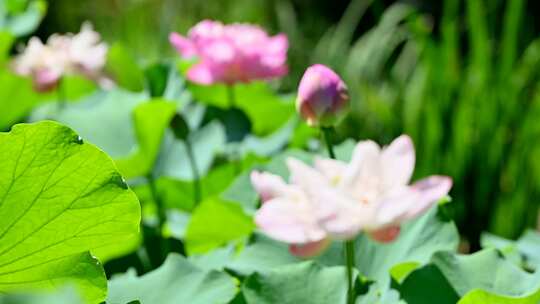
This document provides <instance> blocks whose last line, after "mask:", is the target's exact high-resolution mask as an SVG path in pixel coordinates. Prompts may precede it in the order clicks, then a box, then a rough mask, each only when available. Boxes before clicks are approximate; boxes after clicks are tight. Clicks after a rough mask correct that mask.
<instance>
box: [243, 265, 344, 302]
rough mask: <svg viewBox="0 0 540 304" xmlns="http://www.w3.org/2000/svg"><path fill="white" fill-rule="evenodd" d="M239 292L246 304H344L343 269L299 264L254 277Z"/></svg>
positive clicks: (254, 275) (249, 278)
mask: <svg viewBox="0 0 540 304" xmlns="http://www.w3.org/2000/svg"><path fill="white" fill-rule="evenodd" d="M242 292H243V294H244V297H245V299H246V302H247V303H248V304H252V303H253V304H274V303H280V304H300V303H306V304H307V303H310V304H328V303H335V304H341V303H343V304H344V303H345V301H346V292H347V283H346V276H345V267H342V266H335V267H322V266H320V265H318V264H316V263H314V262H303V263H298V264H293V265H287V266H283V267H279V268H276V269H274V270H272V271H270V272H267V273H262V274H261V273H254V274H253V275H251V276H249V277H248V278H247V279H246V280H245V281H244V284H243V286H242Z"/></svg>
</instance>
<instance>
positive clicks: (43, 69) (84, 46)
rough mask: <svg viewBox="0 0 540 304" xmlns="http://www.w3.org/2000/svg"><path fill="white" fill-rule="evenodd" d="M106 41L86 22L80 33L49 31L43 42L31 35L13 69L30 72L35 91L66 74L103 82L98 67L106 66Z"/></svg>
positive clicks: (50, 87)
mask: <svg viewBox="0 0 540 304" xmlns="http://www.w3.org/2000/svg"><path fill="white" fill-rule="evenodd" d="M106 56H107V45H106V44H104V43H102V42H100V36H99V34H98V33H96V32H95V31H94V30H93V29H92V26H91V25H90V24H88V23H85V24H83V26H82V28H81V31H80V33H78V34H75V35H73V34H66V35H58V34H55V35H52V36H51V37H49V39H48V40H47V44H43V43H42V42H41V41H40V40H39V38H36V37H32V38H31V39H30V41H29V42H28V45H27V47H26V49H25V50H24V52H22V53H21V54H20V55H19V56H18V57H17V58H16V59H15V60H14V62H13V68H14V70H15V72H16V73H17V74H19V75H23V76H31V77H32V78H33V81H34V87H35V89H36V90H37V91H40V92H45V91H50V90H52V89H54V88H56V86H57V85H58V83H59V81H60V79H61V78H62V77H63V76H64V75H66V74H81V75H84V76H86V77H88V78H90V79H92V80H95V81H97V82H100V83H102V82H105V81H104V78H103V77H102V75H101V71H102V69H103V67H104V66H105V61H106Z"/></svg>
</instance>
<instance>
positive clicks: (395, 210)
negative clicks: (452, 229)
mask: <svg viewBox="0 0 540 304" xmlns="http://www.w3.org/2000/svg"><path fill="white" fill-rule="evenodd" d="M414 163H415V152H414V147H413V144H412V141H411V139H410V138H409V137H408V136H405V135H403V136H400V137H398V138H397V139H395V140H394V141H393V142H392V143H391V144H390V145H389V146H388V147H385V148H382V149H381V148H380V147H379V145H377V144H376V143H375V142H372V141H362V142H359V143H358V144H357V146H356V148H355V151H354V154H353V157H352V160H351V162H350V163H348V164H347V163H345V162H342V161H338V160H333V159H324V158H318V159H316V160H315V166H314V168H313V167H310V166H307V165H306V164H304V163H302V162H300V161H298V160H295V159H289V160H288V161H287V165H288V168H289V171H290V174H291V176H290V181H289V183H288V184H287V183H285V181H284V180H283V179H281V178H280V177H279V176H276V175H272V174H269V173H259V172H253V173H252V176H251V180H252V183H253V185H254V188H255V189H256V191H257V192H258V193H259V194H260V195H261V196H262V198H263V202H264V203H263V205H262V207H261V208H260V209H259V210H258V211H257V213H256V215H255V222H256V224H257V225H258V227H259V228H260V229H261V230H262V231H263V232H264V233H265V234H267V235H268V236H270V237H272V238H274V239H276V240H279V241H282V242H286V243H289V244H291V248H290V249H291V252H292V253H293V254H296V255H299V256H310V255H314V254H317V253H319V252H320V251H321V250H323V249H324V248H325V246H326V245H327V244H328V243H329V240H332V239H338V240H349V239H353V238H354V237H355V236H356V235H357V234H358V233H360V232H361V231H365V232H367V233H368V234H369V235H370V236H371V237H372V238H373V239H375V240H377V241H380V242H390V241H393V240H394V239H395V238H396V237H397V236H398V235H399V227H400V225H401V223H403V222H404V221H407V220H409V219H413V218H415V217H417V216H419V215H421V214H423V213H424V212H425V211H427V210H428V209H429V208H430V207H431V206H432V205H433V204H435V203H436V202H437V201H439V200H440V199H441V198H443V197H444V196H446V195H447V194H448V191H450V188H451V187H452V180H451V179H450V178H449V177H446V176H430V177H428V178H425V179H422V180H420V181H418V182H416V183H414V184H412V185H409V181H410V179H411V176H412V173H413V170H414Z"/></svg>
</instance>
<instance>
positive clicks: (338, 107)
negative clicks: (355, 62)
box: [296, 64, 349, 127]
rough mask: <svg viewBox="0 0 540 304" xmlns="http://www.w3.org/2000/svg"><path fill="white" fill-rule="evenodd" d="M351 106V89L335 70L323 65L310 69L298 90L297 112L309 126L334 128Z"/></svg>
mask: <svg viewBox="0 0 540 304" xmlns="http://www.w3.org/2000/svg"><path fill="white" fill-rule="evenodd" d="M348 104H349V93H348V91H347V86H346V85H345V83H344V82H343V80H341V78H340V77H339V76H338V75H337V74H336V73H335V72H334V71H332V70H331V69H329V68H328V67H326V66H324V65H322V64H315V65H312V66H311V67H309V68H308V69H307V70H306V72H305V73H304V76H303V77H302V80H301V81H300V85H299V87H298V97H297V99H296V109H297V111H298V112H299V113H300V115H301V116H302V117H303V118H304V119H305V120H306V121H307V123H308V125H310V126H323V127H329V126H334V125H335V124H336V123H338V122H339V120H341V118H343V114H345V112H346V110H347V107H348Z"/></svg>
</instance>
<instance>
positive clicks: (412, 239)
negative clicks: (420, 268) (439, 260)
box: [356, 208, 459, 282]
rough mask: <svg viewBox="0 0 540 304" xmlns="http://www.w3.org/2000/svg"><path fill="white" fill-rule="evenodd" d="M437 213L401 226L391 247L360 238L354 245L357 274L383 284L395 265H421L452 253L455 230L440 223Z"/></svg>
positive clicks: (435, 209)
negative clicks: (437, 255)
mask: <svg viewBox="0 0 540 304" xmlns="http://www.w3.org/2000/svg"><path fill="white" fill-rule="evenodd" d="M437 210H438V209H437V208H432V209H431V210H430V211H429V212H428V213H427V214H425V215H423V216H422V217H420V218H418V219H416V220H413V221H410V222H408V223H406V224H404V225H402V227H401V233H400V235H399V237H398V238H397V240H395V241H394V242H392V243H389V244H381V243H378V242H375V241H373V240H371V239H370V238H369V237H367V236H366V235H362V236H360V237H359V239H358V241H357V244H356V266H357V268H358V270H359V271H360V272H361V273H362V274H363V275H365V276H367V277H368V278H370V279H374V280H377V281H379V282H385V281H387V280H389V278H390V277H389V272H390V270H391V269H392V267H394V266H395V265H397V264H401V263H404V262H415V263H419V264H424V263H427V262H428V261H429V259H430V258H431V256H432V255H433V253H435V252H437V251H441V250H448V251H456V250H457V248H458V244H459V234H458V231H457V229H456V226H455V225H454V223H452V222H445V221H442V220H441V219H440V218H439V217H438V215H437Z"/></svg>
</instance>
